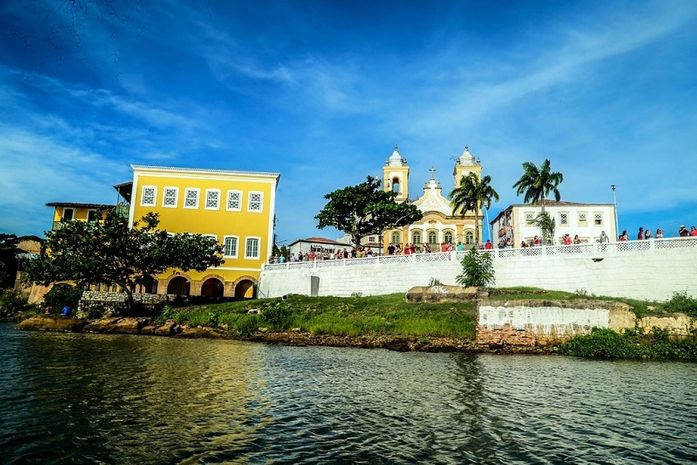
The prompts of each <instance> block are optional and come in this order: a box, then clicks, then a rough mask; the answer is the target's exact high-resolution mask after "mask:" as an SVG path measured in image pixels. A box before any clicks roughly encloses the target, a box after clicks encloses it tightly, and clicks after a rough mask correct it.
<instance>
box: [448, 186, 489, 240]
mask: <svg viewBox="0 0 697 465" xmlns="http://www.w3.org/2000/svg"><path fill="white" fill-rule="evenodd" d="M498 200H499V194H498V193H497V192H496V191H495V190H494V188H493V187H491V176H484V177H483V178H482V179H479V176H477V175H476V174H475V173H469V174H468V175H467V176H463V177H462V179H461V180H460V185H459V186H458V187H456V188H455V189H453V191H452V192H451V193H450V204H451V205H452V207H453V215H455V214H456V212H458V211H459V212H460V215H462V216H463V217H464V216H465V215H466V214H467V212H468V211H469V212H474V215H475V221H474V241H475V244H477V246H479V208H480V207H486V208H489V207H491V202H492V201H498Z"/></svg>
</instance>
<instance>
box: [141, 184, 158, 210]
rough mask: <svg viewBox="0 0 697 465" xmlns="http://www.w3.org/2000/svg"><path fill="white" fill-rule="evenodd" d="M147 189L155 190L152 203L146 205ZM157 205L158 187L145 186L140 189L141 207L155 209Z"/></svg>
mask: <svg viewBox="0 0 697 465" xmlns="http://www.w3.org/2000/svg"><path fill="white" fill-rule="evenodd" d="M145 189H153V191H154V193H153V195H152V203H145ZM156 205H157V186H143V187H141V188H140V206H141V207H154V206H156Z"/></svg>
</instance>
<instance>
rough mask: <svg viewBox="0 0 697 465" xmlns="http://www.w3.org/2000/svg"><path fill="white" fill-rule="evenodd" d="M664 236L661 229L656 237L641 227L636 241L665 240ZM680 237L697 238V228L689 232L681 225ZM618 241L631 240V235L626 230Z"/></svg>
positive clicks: (692, 228) (657, 231)
mask: <svg viewBox="0 0 697 465" xmlns="http://www.w3.org/2000/svg"><path fill="white" fill-rule="evenodd" d="M663 236H664V232H663V230H662V229H661V228H658V229H656V235H655V236H654V235H652V234H651V230H650V229H644V228H643V227H640V228H639V231H637V235H636V240H638V241H643V240H646V239H663ZM678 236H679V237H697V228H696V227H694V226H692V227H691V228H690V229H689V230H688V229H687V228H686V227H685V225H684V224H681V225H680V228H679V229H678ZM618 240H619V241H620V242H623V241H628V240H629V234H628V233H627V230H626V229H625V230H624V231H622V234H620V236H619V238H618Z"/></svg>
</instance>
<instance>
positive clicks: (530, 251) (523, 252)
mask: <svg viewBox="0 0 697 465" xmlns="http://www.w3.org/2000/svg"><path fill="white" fill-rule="evenodd" d="M693 247H695V248H697V237H674V238H667V239H646V240H641V241H625V242H611V243H604V244H598V243H592V244H572V245H550V246H541V247H524V248H510V249H491V250H482V252H485V253H490V254H492V255H493V258H496V259H507V258H512V257H539V256H543V255H555V256H560V257H563V256H569V257H578V256H587V257H590V258H602V257H603V256H605V255H611V254H622V253H633V252H641V253H645V252H647V251H650V250H661V249H680V248H693ZM466 253H467V252H462V251H460V252H434V253H416V254H410V255H383V256H379V257H375V256H373V257H362V258H344V259H335V260H314V261H302V262H286V263H267V264H265V265H264V269H265V270H286V269H287V270H292V269H301V268H328V267H338V266H356V265H383V264H393V263H438V262H450V261H460V260H462V258H463V257H464V256H465V254H466Z"/></svg>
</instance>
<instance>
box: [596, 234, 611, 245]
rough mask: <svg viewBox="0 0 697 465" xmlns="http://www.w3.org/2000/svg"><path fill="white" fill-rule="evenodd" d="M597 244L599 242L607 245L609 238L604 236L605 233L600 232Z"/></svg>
mask: <svg viewBox="0 0 697 465" xmlns="http://www.w3.org/2000/svg"><path fill="white" fill-rule="evenodd" d="M598 242H600V243H601V244H607V243H608V242H610V238H609V237H608V235H607V234H605V231H600V239H598Z"/></svg>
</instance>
